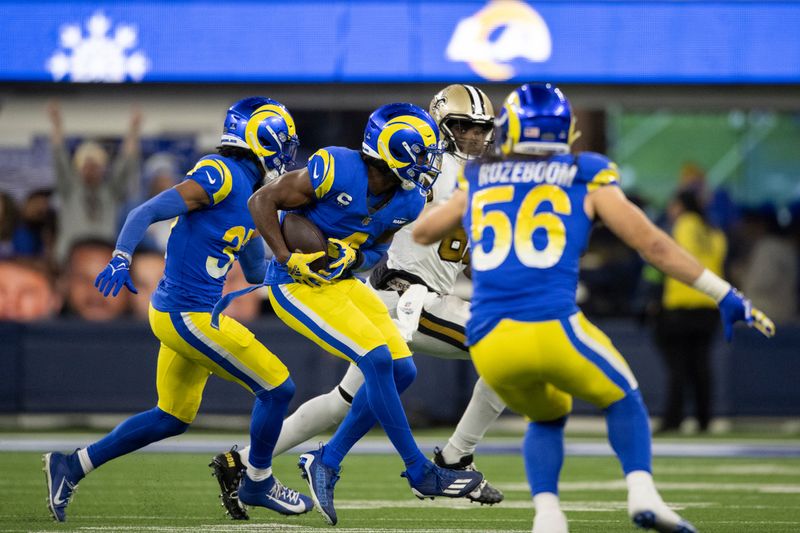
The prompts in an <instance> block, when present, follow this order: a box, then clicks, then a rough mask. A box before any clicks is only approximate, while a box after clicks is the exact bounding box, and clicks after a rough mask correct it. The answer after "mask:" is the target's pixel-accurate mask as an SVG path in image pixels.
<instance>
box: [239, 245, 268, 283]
mask: <svg viewBox="0 0 800 533" xmlns="http://www.w3.org/2000/svg"><path fill="white" fill-rule="evenodd" d="M266 255H267V254H266V251H265V249H264V240H263V239H261V238H260V237H259V238H256V239H253V240H251V241H250V242H248V243H247V244H246V245H245V246H244V248H242V251H241V252H239V264H240V265H242V272H244V277H245V279H246V280H247V282H248V283H252V284H256V283H262V282H263V281H264V277H265V276H266V275H267V259H266Z"/></svg>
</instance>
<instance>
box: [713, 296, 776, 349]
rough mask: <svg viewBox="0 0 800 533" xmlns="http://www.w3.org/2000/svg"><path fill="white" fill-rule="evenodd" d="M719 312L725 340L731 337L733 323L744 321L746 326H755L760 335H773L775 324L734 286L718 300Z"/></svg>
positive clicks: (729, 339)
mask: <svg viewBox="0 0 800 533" xmlns="http://www.w3.org/2000/svg"><path fill="white" fill-rule="evenodd" d="M719 314H720V315H721V316H722V327H723V332H724V334H725V340H726V341H728V342H731V340H732V339H733V325H734V324H736V323H737V322H740V321H742V322H744V323H745V324H747V326H748V327H751V328H756V330H758V331H759V332H760V333H761V334H762V335H764V336H765V337H767V338H769V337H772V336H774V335H775V324H774V323H773V322H772V320H770V319H769V317H768V316H767V315H765V314H764V313H762V312H761V311H759V310H758V309H755V308H754V307H753V304H751V303H750V300H748V299H747V298H745V297H744V295H743V294H742V293H741V292H739V291H737V290H736V289H734V288H731V290H730V291H728V294H726V295H725V297H724V298H723V299H722V300H721V301H720V302H719Z"/></svg>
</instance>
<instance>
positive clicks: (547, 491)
mask: <svg viewBox="0 0 800 533" xmlns="http://www.w3.org/2000/svg"><path fill="white" fill-rule="evenodd" d="M537 326H538V325H537V324H535V323H523V322H514V321H510V320H504V321H502V322H501V323H500V324H498V326H497V327H496V328H495V329H494V330H492V332H490V333H489V334H488V335H487V336H486V337H484V338H483V339H481V340H480V342H478V343H477V344H476V345H475V346H473V347H472V350H471V353H472V358H473V362H474V363H475V368H476V369H477V370H478V373H479V374H480V375H481V378H482V379H483V380H485V382H486V383H487V384H488V385H489V386H491V387H492V389H494V390H495V391H496V393H497V394H498V395H499V396H500V398H502V400H503V401H504V402H506V403H507V404H508V406H509V408H511V409H513V410H514V411H516V412H518V413H520V414H523V415H526V416H527V417H528V418H529V419H530V420H531V423H530V424H529V426H528V430H527V432H526V435H525V440H524V441H523V457H524V459H525V470H526V474H527V478H528V482H529V484H530V487H531V495H532V497H533V502H534V507H535V508H536V515H535V517H534V527H533V531H534V533H540V532H542V533H545V532H546V533H566V531H567V520H566V516H565V515H564V513H563V512H562V511H561V508H560V505H559V499H558V478H559V475H560V472H561V466H562V464H563V462H564V425H565V423H566V417H567V415H568V414H569V412H570V410H571V408H572V399H571V397H570V396H569V395H568V394H566V393H564V392H562V391H560V390H558V389H557V388H556V387H554V386H553V385H551V384H549V383H546V382H544V381H542V380H541V378H540V374H541V371H542V367H543V365H544V363H543V361H544V358H545V357H546V356H547V354H545V353H543V349H544V348H545V347H543V346H542V344H541V342H540V341H539V337H540V336H541V335H542V334H543V331H541V329H540V328H538V327H537ZM497 353H503V357H502V359H498V358H497V357H496V354H497Z"/></svg>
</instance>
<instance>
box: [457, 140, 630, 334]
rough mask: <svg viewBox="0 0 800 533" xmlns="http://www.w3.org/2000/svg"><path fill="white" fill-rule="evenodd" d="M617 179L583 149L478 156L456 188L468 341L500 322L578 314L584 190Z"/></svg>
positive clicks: (585, 229) (585, 230) (586, 225)
mask: <svg viewBox="0 0 800 533" xmlns="http://www.w3.org/2000/svg"><path fill="white" fill-rule="evenodd" d="M618 181H619V173H618V171H617V167H616V165H615V164H614V163H612V162H611V161H609V160H608V158H606V157H605V156H602V155H600V154H594V153H591V152H585V153H582V154H580V155H578V156H574V155H570V154H564V155H554V156H551V157H549V158H546V159H516V160H515V159H509V160H504V161H497V162H490V161H489V162H487V161H483V162H481V161H478V162H472V163H470V164H468V165H467V167H466V168H465V170H464V177H463V179H462V180H461V184H460V186H461V187H463V188H466V190H467V192H468V197H469V200H468V202H469V203H468V206H467V209H466V212H465V214H464V227H465V228H467V232H468V233H469V238H470V248H471V250H472V257H471V264H472V282H473V284H474V293H473V296H472V306H471V308H472V318H471V319H470V321H469V323H468V325H467V337H468V342H469V344H475V343H476V342H478V341H479V340H480V339H481V338H482V337H483V336H484V335H486V334H487V333H489V332H490V331H491V330H492V329H493V328H494V327H495V326H496V325H497V324H498V322H500V321H501V320H503V319H504V318H509V319H512V320H518V321H523V322H537V321H543V320H553V319H558V318H563V317H565V316H569V315H571V314H573V313H575V312H577V311H578V307H577V304H576V303H575V292H576V289H577V285H578V261H579V259H580V256H581V254H582V253H583V250H584V249H585V247H586V245H587V243H588V240H589V232H590V229H591V226H592V221H591V220H590V219H589V217H588V216H587V215H586V212H585V211H584V199H585V198H586V195H587V194H588V193H590V192H592V191H593V190H595V189H596V188H598V187H603V186H613V185H616V184H617V183H618Z"/></svg>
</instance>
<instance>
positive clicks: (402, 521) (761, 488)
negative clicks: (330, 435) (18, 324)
mask: <svg viewBox="0 0 800 533" xmlns="http://www.w3.org/2000/svg"><path fill="white" fill-rule="evenodd" d="M209 458H210V456H209V454H174V453H173V454H166V453H138V454H133V455H131V456H127V457H123V458H121V459H119V460H117V461H115V462H114V463H111V464H109V465H106V466H105V467H103V468H101V469H99V470H98V471H96V472H94V473H92V474H91V476H90V477H89V478H87V479H85V480H84V481H82V482H81V486H80V489H79V491H78V492H77V495H76V497H75V500H74V501H73V503H72V504H71V506H70V509H69V510H68V515H69V521H68V522H67V523H65V524H56V523H54V522H52V521H51V519H50V517H49V514H48V512H47V510H46V507H45V485H44V476H43V474H42V471H41V462H40V455H39V454H37V453H21V452H4V453H0V472H1V473H2V474H0V487H1V488H2V497H1V498H0V530H2V531H90V532H99V531H158V532H175V533H177V532H190V531H201V532H215V531H219V532H229V531H278V532H280V531H286V532H294V533H300V532H303V531H311V530H316V529H318V528H319V529H324V528H328V526H327V525H326V524H325V523H324V522H323V520H322V517H321V516H320V515H319V514H317V513H316V512H312V513H309V514H307V515H304V516H301V517H292V518H284V517H280V516H279V515H276V514H274V513H271V512H269V511H266V510H261V509H255V510H251V516H252V518H251V520H250V521H249V522H233V521H230V520H227V519H226V518H225V517H224V515H223V511H222V508H221V507H220V506H219V503H218V500H217V486H216V483H215V481H214V480H213V478H211V477H210V470H209V469H208V468H207V467H206V464H207V463H208V460H209ZM294 461H295V459H294V457H292V456H286V457H279V458H277V459H276V463H275V471H276V473H277V475H278V477H279V478H280V479H281V480H283V481H284V482H285V483H286V484H288V485H290V486H292V487H293V488H296V489H305V484H304V482H303V481H302V480H301V479H300V478H299V471H298V470H297V468H296V467H295V466H294ZM479 466H480V467H481V470H482V471H483V472H484V473H485V474H486V476H487V478H488V479H490V480H491V481H492V482H493V483H495V484H496V485H497V486H499V487H500V488H501V489H502V490H504V491H505V493H506V501H505V502H503V503H502V504H500V505H498V506H495V507H480V506H478V505H476V504H470V503H468V502H467V501H465V500H448V499H436V500H435V501H430V500H426V501H424V502H423V501H419V500H417V499H416V498H414V497H413V496H412V495H411V492H410V491H409V489H408V485H407V484H406V481H405V480H403V479H401V478H400V477H399V473H400V471H401V469H402V465H401V463H400V462H399V460H398V459H397V458H396V457H394V456H390V455H354V456H351V457H349V458H348V459H347V460H346V462H345V465H344V469H343V473H342V479H341V481H340V482H339V484H338V486H337V491H336V502H337V511H338V514H339V524H338V526H336V528H335V530H336V531H339V532H340V533H341V532H354V531H358V532H364V531H397V532H400V531H413V532H431V533H433V532H437V533H447V532H455V531H482V532H499V531H530V527H531V519H532V515H533V510H532V508H531V504H530V498H529V494H528V489H527V485H526V483H525V475H524V470H523V466H522V461H521V459H520V457H518V456H514V455H483V456H481V457H480V462H479ZM655 469H656V476H657V481H658V482H659V485H660V487H661V489H662V493H663V495H664V497H665V499H666V500H667V501H668V502H669V503H671V504H672V505H673V506H674V507H676V508H677V509H679V510H681V512H682V513H683V514H684V515H685V516H686V517H687V518H688V519H690V520H692V521H693V522H694V523H695V524H696V525H697V526H698V527H699V528H700V531H702V532H706V533H713V532H720V533H721V532H726V533H728V532H744V531H746V532H764V533H781V532H786V533H788V532H797V531H800V459H745V458H742V459H706V458H657V459H656V460H655ZM561 492H562V494H561V496H562V501H563V504H564V510H565V511H566V514H567V517H568V518H569V520H570V531H571V532H573V533H580V532H590V531H591V532H616V531H635V529H634V528H633V527H632V526H630V525H629V523H628V521H627V517H626V513H625V487H624V483H623V481H622V479H621V476H620V473H619V470H618V466H617V464H616V462H615V461H614V460H613V459H612V458H610V457H609V458H606V457H567V461H566V464H565V467H564V473H563V476H562V487H561Z"/></svg>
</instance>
